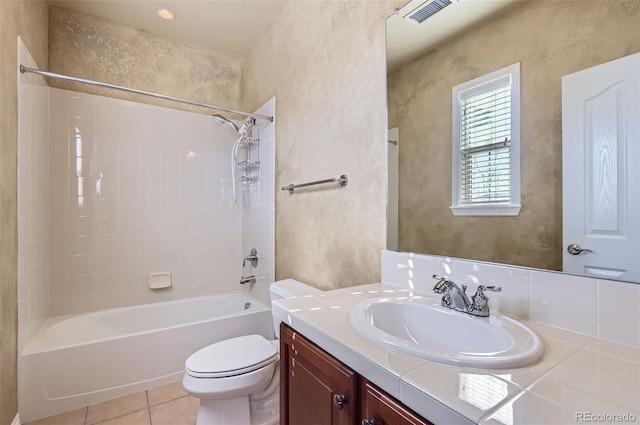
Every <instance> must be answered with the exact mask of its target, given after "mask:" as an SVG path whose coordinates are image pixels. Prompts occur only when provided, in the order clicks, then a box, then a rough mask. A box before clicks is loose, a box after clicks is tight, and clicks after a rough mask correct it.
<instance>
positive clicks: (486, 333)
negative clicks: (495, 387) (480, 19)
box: [350, 298, 544, 369]
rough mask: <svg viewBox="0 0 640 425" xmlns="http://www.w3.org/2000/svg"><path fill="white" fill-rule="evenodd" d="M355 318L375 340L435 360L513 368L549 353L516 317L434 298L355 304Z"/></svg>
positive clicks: (492, 367) (356, 326) (401, 350)
mask: <svg viewBox="0 0 640 425" xmlns="http://www.w3.org/2000/svg"><path fill="white" fill-rule="evenodd" d="M350 318H351V324H352V325H353V326H354V327H355V328H356V330H358V332H360V333H361V334H363V335H364V336H366V337H367V338H369V339H371V340H373V341H374V342H377V343H379V344H382V345H383V346H385V347H388V348H391V349H394V350H397V351H400V352H402V353H405V354H409V355H412V356H416V357H420V358H423V359H426V360H432V361H434V362H440V363H448V364H452V365H457V366H466V367H476V368H490V369H509V368H515V367H521V366H526V365H528V364H530V363H533V362H535V361H536V360H538V359H539V358H540V357H542V354H543V353H544V346H543V344H542V341H541V340H540V338H539V337H538V335H536V334H535V333H534V332H533V331H532V330H530V329H529V328H527V327H526V326H524V325H522V324H520V323H519V322H516V321H515V320H512V319H510V318H508V317H505V316H501V315H499V314H494V313H491V316H489V317H475V316H471V315H469V314H466V313H461V312H458V311H453V310H451V309H448V308H445V307H442V306H440V305H439V301H434V300H433V299H425V298H420V299H390V298H375V299H372V300H367V301H363V302H361V303H359V304H357V305H355V306H354V307H353V309H352V310H351V314H350Z"/></svg>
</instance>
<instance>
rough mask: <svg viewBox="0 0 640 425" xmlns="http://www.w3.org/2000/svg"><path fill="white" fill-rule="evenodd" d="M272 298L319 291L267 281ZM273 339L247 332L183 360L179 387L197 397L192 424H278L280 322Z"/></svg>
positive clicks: (292, 282)
mask: <svg viewBox="0 0 640 425" xmlns="http://www.w3.org/2000/svg"><path fill="white" fill-rule="evenodd" d="M269 290H270V293H271V301H273V300H276V299H283V298H293V297H297V296H302V295H310V294H314V293H319V292H321V291H320V290H319V289H316V288H313V287H311V286H308V285H305V284H304V283H302V282H298V281H296V280H293V279H286V280H281V281H278V282H274V283H272V284H271V286H270V288H269ZM273 323H274V331H275V335H276V339H275V340H273V341H269V340H267V339H265V338H264V337H262V336H261V335H245V336H240V337H237V338H231V339H227V340H224V341H220V342H217V343H215V344H211V345H209V346H207V347H204V348H202V349H201V350H198V351H196V352H195V353H193V354H192V355H191V356H189V358H188V359H187V361H186V362H185V374H184V378H183V380H182V385H183V386H184V388H185V390H186V391H187V392H188V393H189V394H191V395H192V396H194V397H197V398H199V399H200V409H199V410H198V419H197V422H196V425H275V424H278V423H279V417H280V415H279V411H280V407H279V406H280V392H279V387H280V366H279V353H278V351H279V342H278V339H277V338H278V337H279V324H280V323H279V321H277V320H276V319H275V318H274V320H273Z"/></svg>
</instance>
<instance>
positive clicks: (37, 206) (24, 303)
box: [18, 38, 49, 352]
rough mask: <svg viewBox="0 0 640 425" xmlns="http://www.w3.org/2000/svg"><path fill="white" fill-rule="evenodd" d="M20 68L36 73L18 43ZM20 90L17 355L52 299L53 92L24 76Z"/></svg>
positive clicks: (31, 76) (39, 79)
mask: <svg viewBox="0 0 640 425" xmlns="http://www.w3.org/2000/svg"><path fill="white" fill-rule="evenodd" d="M18 60H19V63H21V64H23V65H25V66H28V67H33V68H37V65H36V64H35V62H34V60H33V58H32V57H31V55H30V54H29V51H28V50H27V48H26V47H25V45H24V43H23V42H22V40H21V39H20V38H18ZM18 86H19V90H18V105H19V109H18V315H19V318H18V352H22V348H23V347H24V346H25V345H26V344H27V343H28V342H29V341H30V340H31V338H32V337H33V335H34V334H35V333H36V332H37V330H38V328H39V327H40V325H42V323H43V322H44V320H45V319H46V318H47V311H48V298H49V276H48V273H49V245H48V236H49V184H48V181H49V172H48V169H49V163H48V156H49V131H48V130H49V88H48V87H47V85H46V84H45V82H44V80H43V78H42V77H40V76H37V75H35V74H21V75H20V79H19V84H18Z"/></svg>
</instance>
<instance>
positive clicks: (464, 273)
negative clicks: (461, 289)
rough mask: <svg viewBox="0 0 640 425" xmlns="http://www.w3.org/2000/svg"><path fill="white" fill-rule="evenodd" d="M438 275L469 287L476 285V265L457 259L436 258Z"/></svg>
mask: <svg viewBox="0 0 640 425" xmlns="http://www.w3.org/2000/svg"><path fill="white" fill-rule="evenodd" d="M438 274H439V275H440V276H443V277H448V278H449V279H451V280H453V281H455V282H456V283H457V284H460V285H462V284H464V285H467V286H469V287H471V285H473V284H475V285H477V284H478V281H479V280H478V264H477V263H474V262H472V261H466V260H459V259H457V258H445V257H440V258H438Z"/></svg>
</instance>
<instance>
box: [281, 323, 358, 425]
mask: <svg viewBox="0 0 640 425" xmlns="http://www.w3.org/2000/svg"><path fill="white" fill-rule="evenodd" d="M357 382H358V378H357V375H356V374H355V373H354V372H353V371H352V370H351V369H349V368H348V367H346V366H345V365H343V364H342V363H340V362H339V361H338V360H336V359H334V358H333V357H331V356H330V355H329V354H327V353H326V352H324V351H322V350H321V349H320V348H318V347H317V346H316V345H315V344H313V343H312V342H311V341H309V340H307V339H306V338H304V337H303V336H302V335H300V334H299V333H297V332H296V331H294V330H293V329H291V328H290V327H288V326H287V325H285V324H281V325H280V424H281V425H353V424H354V423H355V421H356V414H357V408H358V403H357V395H358V386H357Z"/></svg>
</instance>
